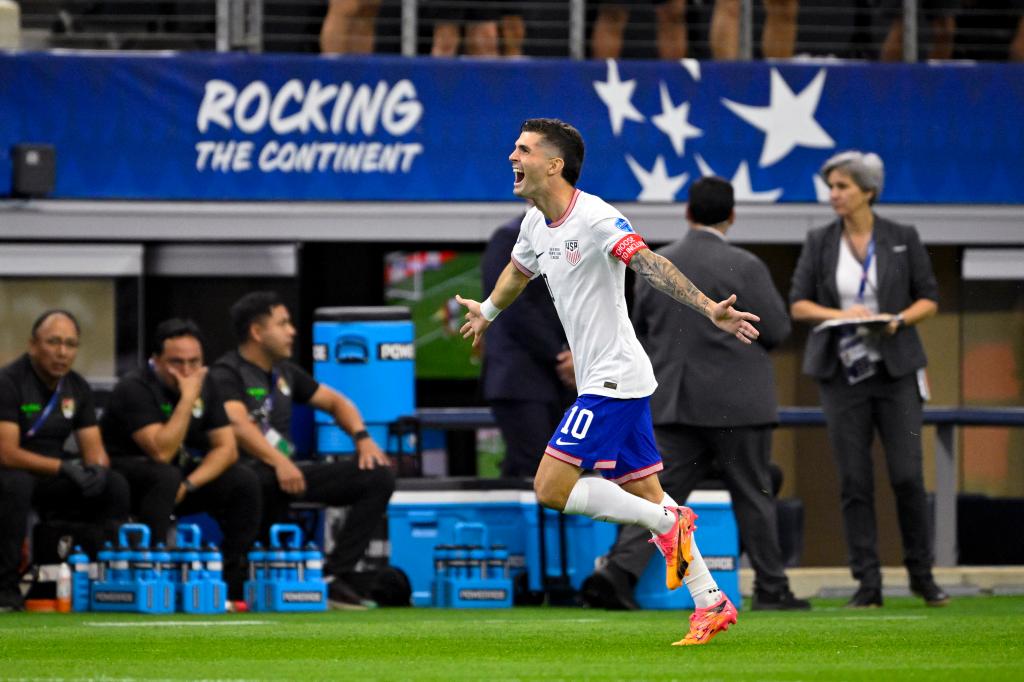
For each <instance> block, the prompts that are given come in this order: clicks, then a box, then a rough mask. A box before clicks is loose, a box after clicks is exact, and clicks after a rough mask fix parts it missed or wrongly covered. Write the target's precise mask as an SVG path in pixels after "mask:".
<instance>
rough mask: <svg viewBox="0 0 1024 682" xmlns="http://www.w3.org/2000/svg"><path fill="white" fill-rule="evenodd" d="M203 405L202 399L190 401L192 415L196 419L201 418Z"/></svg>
mask: <svg viewBox="0 0 1024 682" xmlns="http://www.w3.org/2000/svg"><path fill="white" fill-rule="evenodd" d="M204 407H205V405H203V399H202V398H196V401H195V402H194V403H192V416H193V417H195V418H196V419H201V418H202V416H203V408H204Z"/></svg>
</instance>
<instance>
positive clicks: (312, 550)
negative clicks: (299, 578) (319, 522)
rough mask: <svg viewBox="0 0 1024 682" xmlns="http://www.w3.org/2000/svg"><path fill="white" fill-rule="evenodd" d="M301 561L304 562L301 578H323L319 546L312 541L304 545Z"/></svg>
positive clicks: (318, 579) (317, 580)
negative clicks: (304, 549)
mask: <svg viewBox="0 0 1024 682" xmlns="http://www.w3.org/2000/svg"><path fill="white" fill-rule="evenodd" d="M302 558H303V562H304V563H305V571H304V573H305V575H304V576H303V578H304V579H305V581H306V582H311V583H312V582H320V581H321V580H323V579H324V555H323V554H322V553H321V552H320V548H319V547H317V546H316V545H315V544H313V543H312V542H311V543H309V544H308V545H306V551H305V552H303V553H302Z"/></svg>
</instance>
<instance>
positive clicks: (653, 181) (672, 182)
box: [626, 154, 690, 201]
mask: <svg viewBox="0 0 1024 682" xmlns="http://www.w3.org/2000/svg"><path fill="white" fill-rule="evenodd" d="M626 163H628V164H629V169H630V170H631V171H633V175H634V176H635V177H636V179H637V182H639V183H640V187H641V190H640V194H639V195H637V197H636V199H637V201H675V198H676V194H678V193H679V190H680V189H682V187H683V185H685V184H686V181H687V180H689V179H690V174H689V173H683V174H682V175H676V176H670V175H669V174H668V170H667V169H666V168H665V159H664V157H662V156H661V155H660V154H659V155H658V158H656V159H655V160H654V167H653V168H652V169H651V170H650V172H648V171H647V170H646V169H644V167H643V166H641V165H640V164H639V163H637V162H636V159H634V158H633V157H632V156H630V155H629V154H626Z"/></svg>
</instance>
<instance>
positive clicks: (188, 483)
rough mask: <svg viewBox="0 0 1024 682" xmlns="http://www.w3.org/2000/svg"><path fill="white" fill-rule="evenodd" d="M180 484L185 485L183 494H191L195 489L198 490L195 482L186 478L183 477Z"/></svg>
mask: <svg viewBox="0 0 1024 682" xmlns="http://www.w3.org/2000/svg"><path fill="white" fill-rule="evenodd" d="M181 484H182V485H183V486H185V494H186V495H191V494H192V493H194V492H195V491H197V490H199V486H197V485H196V484H195V483H193V482H192V481H190V480H188V479H187V478H186V479H184V480H183V481H182V482H181Z"/></svg>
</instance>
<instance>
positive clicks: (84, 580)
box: [68, 545, 89, 611]
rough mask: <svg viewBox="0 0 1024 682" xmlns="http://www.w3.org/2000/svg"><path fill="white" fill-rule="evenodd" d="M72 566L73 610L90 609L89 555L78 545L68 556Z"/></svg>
mask: <svg viewBox="0 0 1024 682" xmlns="http://www.w3.org/2000/svg"><path fill="white" fill-rule="evenodd" d="M68 565H69V566H70V567H71V609H72V610H73V611H88V610H89V557H88V556H86V554H85V552H83V551H82V548H81V547H79V546H78V545H75V551H74V552H73V553H72V554H71V556H69V557H68Z"/></svg>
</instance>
